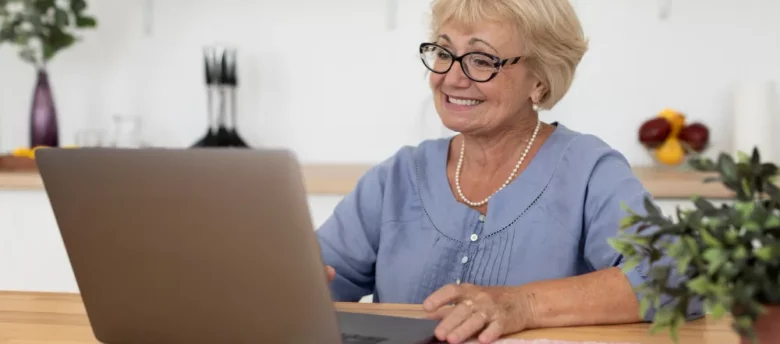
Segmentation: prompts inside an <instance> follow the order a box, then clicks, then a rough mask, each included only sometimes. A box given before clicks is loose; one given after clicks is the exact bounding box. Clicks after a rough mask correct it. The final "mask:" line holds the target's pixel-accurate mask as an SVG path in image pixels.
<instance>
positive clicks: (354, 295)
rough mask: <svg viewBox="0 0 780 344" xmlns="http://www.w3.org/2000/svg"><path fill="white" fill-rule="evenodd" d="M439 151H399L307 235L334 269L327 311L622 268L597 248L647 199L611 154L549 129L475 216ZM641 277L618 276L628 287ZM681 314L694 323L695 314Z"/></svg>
mask: <svg viewBox="0 0 780 344" xmlns="http://www.w3.org/2000/svg"><path fill="white" fill-rule="evenodd" d="M450 140H451V138H443V139H436V140H428V141H424V142H422V143H421V144H419V145H418V146H416V147H404V148H402V149H400V150H399V151H398V152H397V153H396V154H394V155H393V156H392V157H390V158H389V159H387V160H385V161H383V162H382V163H380V164H378V165H376V166H374V167H373V168H372V169H370V170H369V171H368V172H367V173H366V174H365V175H364V176H362V177H361V179H360V180H359V182H358V184H357V185H356V187H355V189H354V190H353V191H352V192H351V193H350V194H348V195H347V196H346V197H345V198H344V199H343V200H342V201H341V202H340V203H339V204H338V205H337V206H336V208H335V210H334V212H333V214H332V215H331V216H330V218H329V219H327V220H326V221H325V222H324V223H323V225H322V226H321V227H320V228H319V229H318V230H317V237H318V239H319V243H320V247H321V249H322V257H323V261H324V263H325V264H328V265H331V266H333V267H334V268H335V270H336V278H335V279H334V281H333V282H332V283H331V285H330V288H331V292H332V295H333V298H334V300H335V301H357V300H359V299H360V298H361V297H363V296H366V295H369V294H372V293H373V297H374V302H390V303H418V304H419V303H422V302H423V300H425V298H426V297H427V296H428V295H430V294H431V293H433V292H434V291H436V290H437V289H439V288H441V287H442V286H444V285H446V284H451V283H472V284H476V285H484V286H500V285H522V284H525V283H529V282H534V281H539V280H547V279H556V278H563V277H569V276H575V275H580V274H585V273H588V272H592V271H596V270H600V269H605V268H609V267H615V266H617V267H620V266H621V265H622V264H624V259H623V257H622V256H621V255H620V254H619V253H617V252H616V251H615V250H614V249H613V248H612V247H611V246H609V244H608V243H607V238H609V237H612V236H615V235H616V234H617V231H618V229H619V222H620V220H621V219H622V218H623V217H624V216H625V215H626V214H625V212H624V211H623V210H622V209H621V207H620V203H621V201H623V202H625V203H626V204H627V205H628V206H630V207H631V208H632V209H634V210H636V211H637V212H638V213H641V212H642V210H643V209H644V207H643V201H644V197H645V196H648V192H647V191H646V190H645V189H644V187H643V186H642V184H641V183H640V181H639V180H638V179H637V178H636V176H635V175H634V174H633V172H632V170H631V167H630V166H629V164H628V162H627V161H626V159H625V158H624V156H623V155H622V154H621V153H619V152H618V151H616V150H615V149H612V148H611V147H609V146H608V145H607V144H606V143H605V142H603V141H602V140H600V139H598V138H597V137H595V136H593V135H586V134H581V133H578V132H575V131H573V130H570V129H568V128H566V127H565V126H563V125H562V124H557V125H556V128H555V130H554V132H553V134H552V135H551V136H550V137H549V138H548V139H547V140H546V141H545V142H544V144H543V146H542V147H541V148H540V150H539V151H538V153H537V154H536V156H535V157H534V158H533V159H532V160H530V163H529V164H528V165H527V167H526V169H525V170H524V171H523V172H522V173H521V174H520V175H519V176H518V177H517V178H516V179H515V180H514V181H513V182H512V183H511V184H509V185H508V186H507V187H506V188H504V189H503V190H501V191H500V192H498V193H496V194H495V195H494V196H493V197H492V198H491V199H490V202H489V203H488V211H487V214H486V215H485V216H482V215H481V214H480V213H479V212H478V211H476V210H474V209H472V208H470V207H468V206H467V205H465V204H462V203H459V202H458V201H457V200H456V198H455V196H454V195H453V193H452V189H451V188H450V185H449V183H448V180H447V171H446V165H447V156H448V151H449V143H450ZM647 270H648V269H647V266H645V265H640V266H638V267H637V268H635V269H633V270H631V271H629V272H628V273H627V274H626V276H627V277H628V280H629V281H630V283H631V284H632V285H633V286H636V285H638V284H639V283H641V282H642V281H643V280H644V279H645V278H646V277H645V273H646V272H647ZM638 296H639V295H638ZM667 301H668V300H667ZM654 312H655V310H653V309H651V310H650V311H649V312H648V314H647V319H646V320H649V319H651V318H652V316H653V314H654ZM690 312H691V313H690V314H689V317H695V316H698V315H701V314H702V311H701V306H700V304H698V305H694V306H693V307H691V309H690Z"/></svg>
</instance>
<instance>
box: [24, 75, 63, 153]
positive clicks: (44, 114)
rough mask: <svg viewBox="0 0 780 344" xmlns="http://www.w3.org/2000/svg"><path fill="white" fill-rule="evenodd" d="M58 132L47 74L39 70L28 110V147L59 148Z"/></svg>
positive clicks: (55, 112)
mask: <svg viewBox="0 0 780 344" xmlns="http://www.w3.org/2000/svg"><path fill="white" fill-rule="evenodd" d="M58 131H59V129H58V127H57V109H56V107H55V105H54V96H53V95H52V92H51V86H50V85H49V74H48V73H47V72H46V70H45V69H43V68H41V69H39V70H38V80H37V81H36V83H35V93H34V94H33V101H32V109H31V110H30V147H36V146H49V147H57V146H59V143H60V142H59V133H58Z"/></svg>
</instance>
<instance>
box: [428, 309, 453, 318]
mask: <svg viewBox="0 0 780 344" xmlns="http://www.w3.org/2000/svg"><path fill="white" fill-rule="evenodd" d="M454 309H455V306H444V307H441V308H439V309H437V310H436V311H434V312H433V313H428V314H426V316H425V317H426V318H428V319H433V320H441V319H444V317H446V316H447V315H448V314H450V313H451V312H452V310H454Z"/></svg>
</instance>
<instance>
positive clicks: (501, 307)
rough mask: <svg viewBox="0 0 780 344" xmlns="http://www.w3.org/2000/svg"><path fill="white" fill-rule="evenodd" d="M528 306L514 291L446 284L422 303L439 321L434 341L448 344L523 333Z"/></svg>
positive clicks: (488, 341) (486, 339) (516, 291)
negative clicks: (437, 340) (436, 339)
mask: <svg viewBox="0 0 780 344" xmlns="http://www.w3.org/2000/svg"><path fill="white" fill-rule="evenodd" d="M451 304H454V306H453V305H451ZM527 305H528V301H527V297H526V296H525V295H524V294H521V293H519V291H518V290H517V289H516V288H514V289H512V288H507V287H480V286H476V285H472V284H457V285H456V284H450V285H446V286H444V287H442V288H441V289H439V290H437V291H436V292H434V293H433V294H431V295H430V296H429V297H428V298H427V299H426V300H425V302H423V308H424V309H425V311H426V312H428V313H429V318H432V319H441V321H440V323H439V325H438V326H437V327H436V331H435V334H436V338H438V339H439V340H441V341H447V342H449V343H451V344H455V343H462V342H464V341H466V340H468V339H470V338H472V337H477V338H478V339H479V342H480V343H492V342H494V341H496V340H498V339H499V338H500V337H501V336H502V335H504V334H508V333H516V332H520V331H522V330H524V329H525V328H526V327H527V324H528V323H529V320H530V313H531V312H530V309H529V308H528V307H527Z"/></svg>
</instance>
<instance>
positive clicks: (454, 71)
mask: <svg viewBox="0 0 780 344" xmlns="http://www.w3.org/2000/svg"><path fill="white" fill-rule="evenodd" d="M444 84H446V85H447V86H452V87H460V88H466V87H469V86H470V85H471V79H469V78H468V77H467V76H466V74H465V73H464V72H463V68H462V67H461V64H460V62H458V61H455V63H453V64H452V68H450V70H449V71H448V72H447V74H445V75H444Z"/></svg>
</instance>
